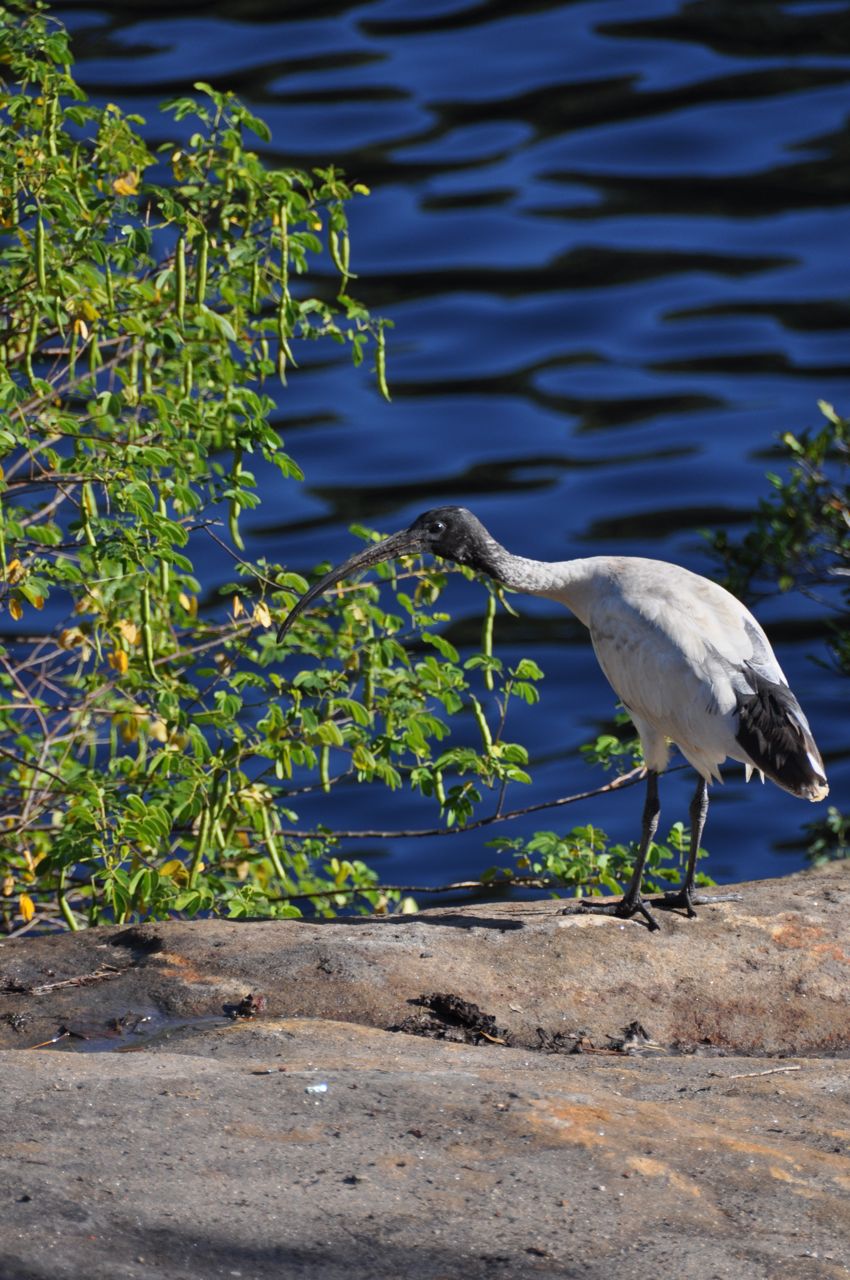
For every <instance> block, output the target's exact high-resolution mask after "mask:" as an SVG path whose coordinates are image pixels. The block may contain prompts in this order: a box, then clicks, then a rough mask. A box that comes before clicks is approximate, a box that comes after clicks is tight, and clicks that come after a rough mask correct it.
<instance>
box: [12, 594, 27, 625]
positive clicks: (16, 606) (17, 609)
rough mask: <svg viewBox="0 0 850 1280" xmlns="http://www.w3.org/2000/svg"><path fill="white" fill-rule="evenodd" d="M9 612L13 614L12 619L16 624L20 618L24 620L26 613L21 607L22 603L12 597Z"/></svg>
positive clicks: (15, 597)
mask: <svg viewBox="0 0 850 1280" xmlns="http://www.w3.org/2000/svg"><path fill="white" fill-rule="evenodd" d="M9 612H10V613H11V615H12V617H13V618H14V619H15V621H16V622H17V621H18V619H19V618H22V617H23V616H24V611H23V609H22V607H21V602H20V600H19V599H18V597H17V596H12V599H11V600H10V601H9Z"/></svg>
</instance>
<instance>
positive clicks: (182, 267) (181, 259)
mask: <svg viewBox="0 0 850 1280" xmlns="http://www.w3.org/2000/svg"><path fill="white" fill-rule="evenodd" d="M174 299H175V307H176V310H177V322H178V324H180V325H181V326H182V324H183V316H184V314H185V311H186V238H185V236H184V235H183V234H182V232H181V234H180V235H179V236H178V237H177V248H176V250H175V254H174Z"/></svg>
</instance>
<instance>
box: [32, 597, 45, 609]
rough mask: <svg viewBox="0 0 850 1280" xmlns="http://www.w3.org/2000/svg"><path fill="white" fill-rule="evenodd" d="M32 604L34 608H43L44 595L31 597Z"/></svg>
mask: <svg viewBox="0 0 850 1280" xmlns="http://www.w3.org/2000/svg"><path fill="white" fill-rule="evenodd" d="M32 604H33V605H34V607H35V608H36V609H43V608H44V596H33V597H32Z"/></svg>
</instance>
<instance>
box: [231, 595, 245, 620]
mask: <svg viewBox="0 0 850 1280" xmlns="http://www.w3.org/2000/svg"><path fill="white" fill-rule="evenodd" d="M244 612H245V607H244V605H243V604H242V601H241V600H240V599H239V597H238V596H234V597H233V617H234V618H241V617H242V614H243V613H244Z"/></svg>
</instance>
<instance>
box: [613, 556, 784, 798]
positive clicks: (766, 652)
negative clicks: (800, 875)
mask: <svg viewBox="0 0 850 1280" xmlns="http://www.w3.org/2000/svg"><path fill="white" fill-rule="evenodd" d="M588 625H589V627H590V633H591V638H592V641H593V646H594V649H595V651H596V655H597V658H598V659H599V664H600V666H601V667H602V670H603V671H604V673H605V675H606V676H607V678H608V680H609V682H610V684H611V685H612V686H613V688H614V689H615V691H616V692H617V694H618V695H619V697H620V698H621V699H622V701H623V702H624V704H625V705H626V707H627V708H628V709H629V711H630V712H631V714H632V716H633V718H634V720H635V722H636V724H637V727H638V730H639V732H640V734H641V738H642V741H643V745H644V750H645V752H646V753H647V763H649V764H650V767H653V768H654V767H660V768H663V767H664V764H665V763H666V754H667V753H666V745H665V739H668V738H669V739H671V740H672V741H673V742H675V743H676V744H677V745H678V746H679V748H680V749H681V750H682V752H683V753H684V755H685V756H686V758H687V759H688V760H690V762H691V763H692V764H693V765H694V767H695V768H697V769H698V770H699V771H700V772H701V773H702V774H703V776H706V777H712V776H717V766H718V764H719V763H720V762H721V761H722V760H724V759H725V758H726V756H727V755H733V756H734V755H735V754H736V751H737V744H736V742H735V714H734V713H735V708H736V703H737V697H738V694H739V693H740V691H741V690H742V689H744V688H746V687H747V686H746V682H745V678H744V664H745V663H749V664H750V665H752V666H754V667H756V668H757V669H758V670H759V671H760V673H762V674H764V676H765V677H766V678H768V679H770V680H773V681H776V682H778V683H782V684H785V683H786V681H785V677H784V675H783V674H782V671H781V669H780V667H779V664H778V663H777V661H776V659H775V657H774V656H773V652H772V650H771V648H770V644H769V642H768V640H767V637H766V636H765V634H764V632H763V631H762V629H761V627H760V626H759V624H758V623H757V622H756V620H755V618H753V616H752V614H751V613H750V612H749V610H748V609H746V608H745V607H744V605H742V604H741V602H740V601H739V600H736V598H735V597H734V596H733V595H731V594H730V593H729V592H728V591H725V590H724V589H723V588H722V587H720V586H718V585H717V584H716V583H714V582H710V581H709V580H708V579H707V578H702V577H700V576H699V575H697V574H693V573H690V572H689V571H688V570H687V569H683V568H681V567H680V566H677V565H671V564H662V563H660V562H658V561H652V560H640V559H630V558H624V559H622V560H619V561H615V562H613V564H612V571H611V573H610V575H609V576H608V578H607V581H605V582H603V583H601V584H600V586H599V588H598V589H597V591H596V592H595V593H594V598H593V601H592V602H591V607H590V610H589V616H588ZM739 758H740V757H739Z"/></svg>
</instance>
